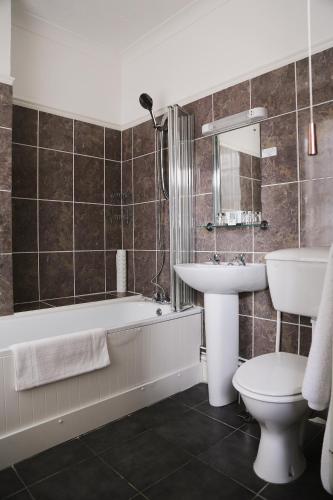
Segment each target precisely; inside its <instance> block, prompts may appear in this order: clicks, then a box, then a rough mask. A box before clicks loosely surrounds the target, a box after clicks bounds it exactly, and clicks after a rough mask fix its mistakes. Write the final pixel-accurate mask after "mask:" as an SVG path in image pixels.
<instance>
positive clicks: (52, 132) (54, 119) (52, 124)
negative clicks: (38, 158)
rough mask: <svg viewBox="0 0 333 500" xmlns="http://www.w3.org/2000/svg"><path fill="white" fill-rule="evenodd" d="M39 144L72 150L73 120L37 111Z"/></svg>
mask: <svg viewBox="0 0 333 500" xmlns="http://www.w3.org/2000/svg"><path fill="white" fill-rule="evenodd" d="M39 146H40V147H42V148H50V149H59V150H61V151H70V152H72V151H73V120H71V119H70V118H64V117H63V116H57V115H53V114H50V113H42V112H40V113H39Z"/></svg>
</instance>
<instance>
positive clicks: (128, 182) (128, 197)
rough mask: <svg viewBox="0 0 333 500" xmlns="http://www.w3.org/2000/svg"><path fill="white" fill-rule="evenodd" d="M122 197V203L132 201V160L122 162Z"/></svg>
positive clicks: (125, 203)
mask: <svg viewBox="0 0 333 500" xmlns="http://www.w3.org/2000/svg"><path fill="white" fill-rule="evenodd" d="M122 197H123V198H122V199H123V203H124V205H127V204H128V203H133V162H132V160H129V161H125V162H123V163H122Z"/></svg>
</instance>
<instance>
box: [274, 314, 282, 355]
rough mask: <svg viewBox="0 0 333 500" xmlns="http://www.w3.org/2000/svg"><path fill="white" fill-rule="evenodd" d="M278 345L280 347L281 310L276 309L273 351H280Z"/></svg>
mask: <svg viewBox="0 0 333 500" xmlns="http://www.w3.org/2000/svg"><path fill="white" fill-rule="evenodd" d="M280 347H281V311H277V316H276V340H275V352H280Z"/></svg>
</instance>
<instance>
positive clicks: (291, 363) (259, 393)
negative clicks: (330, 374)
mask: <svg viewBox="0 0 333 500" xmlns="http://www.w3.org/2000/svg"><path fill="white" fill-rule="evenodd" d="M306 363H307V358H306V357H305V356H300V355H297V354H290V353H286V352H276V353H270V354H263V355H261V356H258V357H256V358H252V359H250V360H249V361H247V362H246V363H244V364H243V365H242V366H240V367H239V368H238V370H237V371H236V373H235V375H234V377H233V385H234V387H235V388H236V389H237V390H238V391H239V392H240V393H241V394H244V395H245V396H248V397H250V398H252V399H257V400H259V401H267V402H271V403H289V402H293V401H300V400H302V399H304V398H303V396H302V383H303V377H304V372H305V368H306Z"/></svg>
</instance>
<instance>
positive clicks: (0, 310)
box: [0, 83, 13, 316]
mask: <svg viewBox="0 0 333 500" xmlns="http://www.w3.org/2000/svg"><path fill="white" fill-rule="evenodd" d="M12 312H13V277H12V87H11V86H10V85H6V84H3V83H0V316H4V315H6V314H11V313H12Z"/></svg>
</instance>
